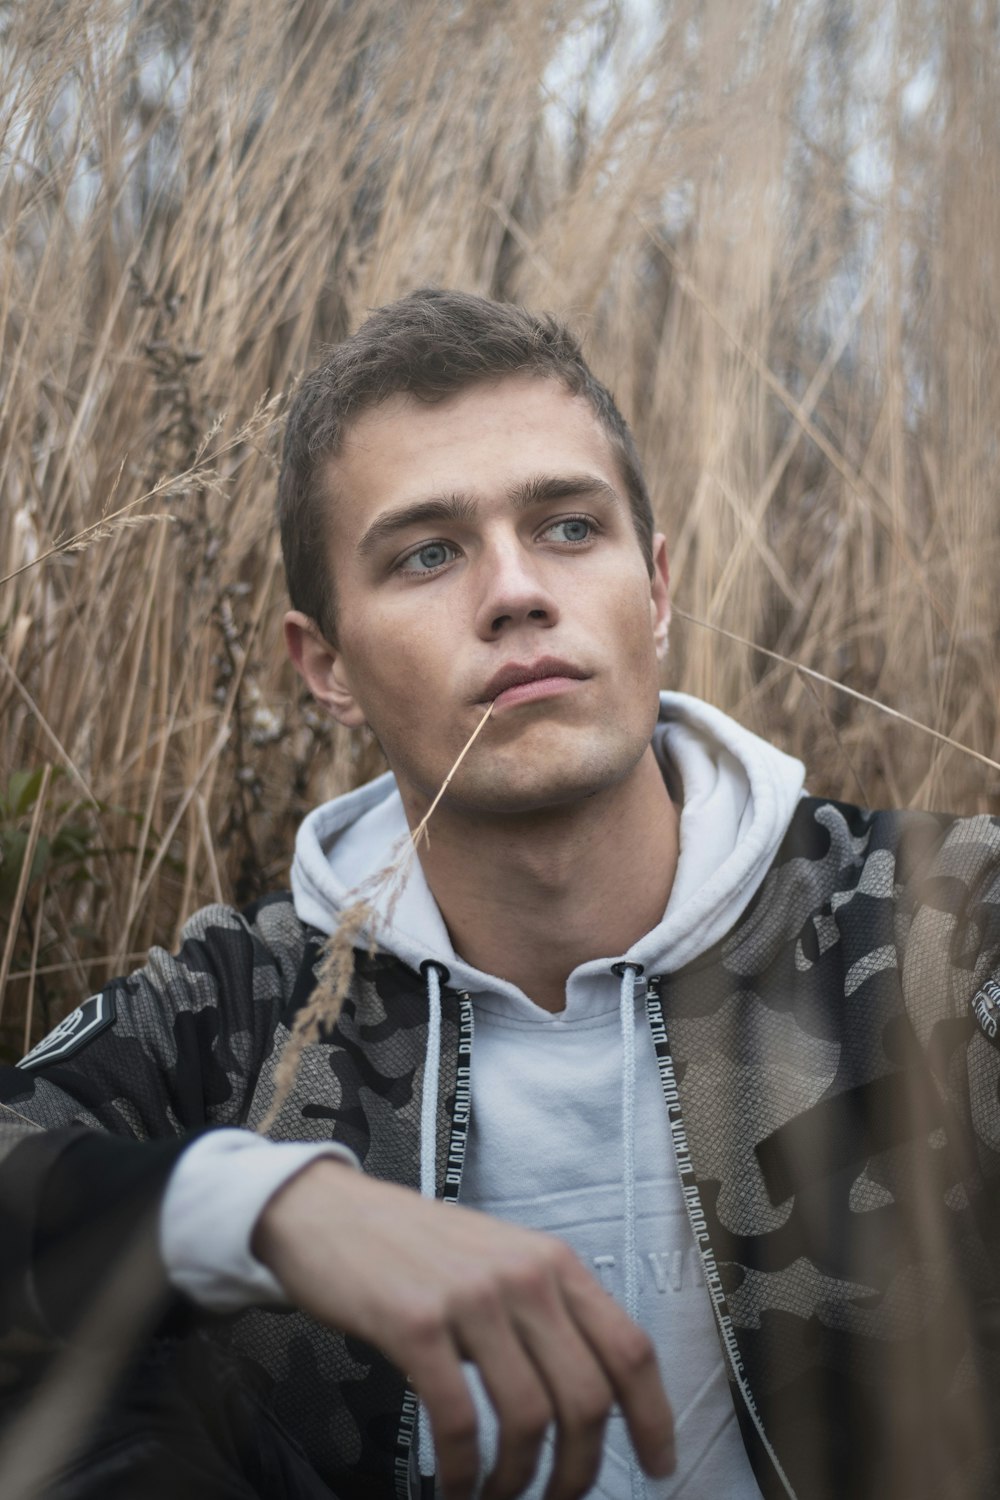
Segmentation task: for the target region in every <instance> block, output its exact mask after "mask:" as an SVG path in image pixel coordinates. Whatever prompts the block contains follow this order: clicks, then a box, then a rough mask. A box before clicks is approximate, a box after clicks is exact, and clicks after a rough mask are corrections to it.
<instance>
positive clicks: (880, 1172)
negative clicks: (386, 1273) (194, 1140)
mask: <svg viewBox="0 0 1000 1500" xmlns="http://www.w3.org/2000/svg"><path fill="white" fill-rule="evenodd" d="M319 953H320V940H319V936H318V934H316V933H315V932H313V931H311V930H310V929H308V928H304V927H303V926H302V924H301V923H300V921H299V920H298V918H297V917H296V915H295V912H294V908H293V906H292V903H291V899H290V897H289V896H288V895H287V894H280V895H276V896H273V897H270V898H268V899H266V900H264V901H262V902H260V903H258V904H257V905H256V906H254V907H252V908H250V909H249V910H247V911H245V912H243V913H239V912H236V911H233V910H231V909H229V908H226V907H222V906H212V907H208V908H206V909H204V910H203V911H201V912H199V913H198V914H197V915H196V916H195V917H194V918H192V920H191V921H190V922H189V923H188V924H187V926H186V928H185V934H184V942H183V946H182V947H181V950H180V952H179V953H178V954H177V955H176V956H174V957H171V956H169V955H168V954H166V953H165V952H163V951H162V950H158V949H154V950H153V952H152V953H151V955H150V959H149V962H148V964H147V966H146V967H145V968H143V969H142V970H141V971H139V972H138V973H136V974H133V975H131V976H129V977H128V978H124V979H121V980H117V981H115V982H114V983H112V984H110V985H109V986H107V987H106V989H105V990H104V991H103V992H102V993H101V994H100V995H99V996H95V997H92V998H91V1000H89V1001H87V1002H85V1004H84V1005H83V1006H82V1007H81V1008H80V1010H79V1011H77V1012H75V1013H74V1016H73V1018H71V1019H70V1020H69V1021H68V1022H67V1023H64V1024H63V1026H62V1028H61V1029H60V1030H59V1032H58V1034H57V1035H55V1036H54V1037H52V1038H50V1039H47V1041H46V1042H45V1043H43V1044H41V1046H40V1047H39V1048H37V1049H35V1053H34V1054H33V1055H31V1056H30V1057H29V1059H27V1060H26V1064H27V1065H25V1064H22V1065H20V1066H19V1067H18V1068H7V1069H2V1070H0V1099H3V1100H5V1101H6V1105H7V1107H6V1108H5V1109H3V1110H0V1152H2V1156H0V1202H2V1203H3V1205H4V1210H5V1213H6V1215H7V1219H6V1226H8V1228H7V1229H5V1236H4V1240H3V1248H2V1251H0V1255H2V1261H3V1265H2V1272H3V1279H2V1282H0V1292H2V1296H0V1311H2V1318H3V1327H2V1329H0V1358H3V1356H4V1353H5V1351H6V1352H7V1353H9V1352H10V1351H11V1350H13V1349H15V1348H23V1347H26V1345H27V1343H28V1342H30V1340H31V1339H34V1340H35V1346H40V1344H41V1343H44V1341H45V1340H49V1341H51V1340H53V1339H54V1338H58V1337H60V1336H61V1335H63V1334H64V1333H65V1330H66V1329H67V1328H68V1327H69V1326H70V1325H71V1324H72V1321H73V1315H74V1313H75V1311H76V1310H77V1308H78V1306H79V1304H80V1302H81V1301H82V1300H83V1299H84V1298H85V1295H86V1286H87V1280H88V1278H90V1279H91V1280H93V1278H95V1276H96V1275H97V1269H96V1268H97V1267H98V1265H99V1263H100V1260H101V1254H102V1246H106V1245H107V1243H108V1242H109V1241H111V1240H112V1239H113V1237H114V1236H115V1235H119V1236H120V1234H121V1230H122V1224H123V1222H124V1221H125V1220H126V1219H127V1218H128V1217H129V1215H132V1216H135V1215H136V1214H138V1213H139V1211H140V1208H141V1207H142V1206H143V1205H145V1204H148V1203H149V1202H151V1201H155V1198H156V1196H157V1194H158V1193H159V1192H160V1191H161V1189H162V1184H163V1183H164V1181H165V1180H166V1177H167V1175H168V1174H169V1171H170V1169H171V1167H172V1165H173V1162H174V1160H175V1159H176V1156H177V1154H178V1153H179V1151H180V1150H182V1149H183V1147H184V1145H185V1143H186V1141H187V1140H188V1139H189V1138H190V1134H191V1132H193V1131H198V1130H201V1129H204V1128H209V1127H212V1126H221V1125H238V1126H245V1127H247V1128H250V1129H253V1128H254V1127H255V1126H257V1125H258V1124H259V1122H260V1121H261V1120H262V1119H263V1117H264V1116H265V1114H266V1112H267V1109H268V1106H269V1103H270V1101H271V1098H272V1096H273V1090H274V1072H275V1066H276V1062H277V1059H278V1057H279V1055H280V1053H281V1049H282V1047H283V1045H284V1042H285V1040H286V1039H287V1037H288V1034H289V1028H290V1025H291V1023H292V1020H293V1017H294V1015H295V1013H296V1011H297V1009H298V1008H299V1007H300V1006H301V1005H302V1004H303V1003H304V1001H305V1000H306V999H307V998H308V996H309V994H310V993H311V990H312V987H313V984H314V970H315V966H316V963H317V960H318V957H319ZM998 974H1000V820H998V819H995V818H992V819H991V818H987V817H981V818H973V819H967V820H956V819H950V818H943V817H934V816H931V815H925V814H890V813H871V812H862V811H860V810H858V809H857V808H853V807H849V806H846V805H843V804H838V803H833V802H828V801H821V800H817V799H810V798H804V799H803V800H802V802H801V803H800V805H799V808H798V810H797V812H796V815H795V817H794V819H793V822H792V825H791V827H790V828H789V831H788V833H787V835H786V837H785V839H784V841H783V844H782V846H781V849H780V851H779V853H778V854H777V856H776V858H775V860H774V863H773V865H772V867H771V869H770V871H769V873H768V876H767V878H766V880H765V882H764V884H763V886H762V887H761V889H760V890H759V891H758V893H757V894H756V896H755V897H754V899H753V900H752V901H751V903H750V905H749V906H748V908H747V910H746V911H745V912H744V914H743V916H742V917H741V918H740V919H739V921H738V922H737V923H736V925H735V926H734V928H733V929H732V931H731V932H730V933H729V934H728V935H727V936H726V937H725V938H724V939H723V940H722V941H721V942H719V943H718V944H716V946H715V947H714V948H713V949H712V950H711V951H710V952H708V953H706V954H704V955H703V956H702V957H701V958H699V959H698V960H696V961H695V962H693V963H692V964H690V965H688V966H687V967H685V968H684V969H682V970H680V971H678V972H676V973H671V974H658V975H647V976H645V982H646V983H647V993H646V1007H647V1011H648V1016H649V1023H650V1026H651V1029H652V1034H653V1040H654V1045H655V1049H656V1054H657V1058H658V1063H659V1068H660V1074H661V1080H662V1084H663V1091H664V1107H665V1108H666V1109H667V1111H668V1117H669V1120H670V1125H671V1135H672V1139H673V1144H674V1148H675V1154H676V1158H677V1167H678V1170H679V1172H680V1177H681V1182H682V1185H683V1188H684V1195H685V1200H686V1203H687V1207H688V1213H689V1217H690V1222H691V1227H692V1230H693V1232H694V1236H695V1239H696V1242H697V1244H698V1246H699V1249H700V1251H701V1256H702V1264H703V1268H704V1272H705V1278H706V1282H707V1286H708V1291H709V1294H710V1296H711V1298H712V1301H713V1305H714V1307H715V1311H716V1315H717V1319H718V1327H719V1336H720V1341H721V1345H722V1348H723V1352H724V1355H725V1358H726V1361H727V1366H728V1369H729V1373H730V1380H731V1384H732V1390H733V1398H734V1401H735V1403H736V1407H737V1411H738V1413H739V1415H740V1421H741V1425H742V1428H743V1432H744V1439H745V1441H746V1444H747V1448H748V1451H749V1453H750V1457H751V1460H752V1462H753V1464H754V1468H755V1472H756V1473H757V1476H758V1480H759V1483H760V1485H761V1488H762V1489H763V1491H764V1493H765V1495H768V1496H771V1495H775V1496H782V1495H796V1496H799V1497H810V1500H833V1497H839V1496H846V1495H851V1496H860V1497H867V1496H873V1497H874V1496H875V1495H880V1496H881V1495H885V1494H889V1495H892V1496H897V1495H898V1496H905V1497H907V1500H911V1497H917V1496H925V1495H926V1496H927V1497H928V1500H929V1497H931V1496H933V1497H935V1500H940V1497H943V1496H952V1495H954V1496H962V1497H972V1496H976V1497H977V1500H978V1497H980V1496H985V1495H995V1494H996V1493H998V1487H997V1473H998V1472H1000V1470H997V1469H996V1468H994V1467H993V1465H994V1454H993V1452H992V1450H991V1444H992V1443H993V1442H994V1441H995V1439H994V1436H993V1434H994V1432H995V1431H996V1430H997V1427H998V1423H997V1417H998V1414H1000V1413H998V1407H1000V1398H998V1395H1000V1379H998V1377H1000V1353H998V1351H1000V1275H998V1261H997V1241H998V1240H1000V1193H998V1191H997V1182H996V1179H997V1175H998V1173H1000V1035H998V1021H1000V982H998ZM425 1040H426V1003H425V996H424V984H423V980H422V978H421V976H420V975H419V974H417V973H414V972H413V971H411V970H409V969H407V968H406V967H404V966H403V965H402V964H401V963H400V962H399V961H398V960H396V959H394V958H392V957H391V956H388V955H383V954H377V955H375V956H374V957H369V956H368V955H367V954H365V953H363V952H359V953H358V954H357V955H356V965H355V978H354V983H353V987H352V990H351V993H350V996H349V998H348V1000H347V1002H346V1003H345V1006H344V1010H343V1013H342V1016H341V1018H340V1020H339V1021H338V1023H337V1025H336V1028H335V1029H334V1030H333V1032H332V1034H330V1035H328V1036H325V1037H323V1038H322V1039H321V1040H320V1041H319V1042H317V1043H316V1044H315V1045H313V1046H312V1047H310V1048H309V1049H308V1050H307V1052H306V1054H305V1057H304V1060H303V1064H302V1066H301V1068H300V1070H299V1074H298V1078H297V1081H296V1084H295V1086H294V1089H293V1091H292V1093H291V1094H290V1095H289V1097H288V1099H287V1100H286V1102H285V1104H284V1106H283V1108H282V1109H281V1112H280V1114H279V1115H278V1118H277V1120H276V1122H275V1123H274V1125H273V1126H272V1127H271V1129H270V1132H269V1133H270V1134H271V1135H272V1136H273V1137H274V1138H276V1139H282V1140H287V1139H297V1140H301V1139H307V1140H322V1139H330V1138H331V1137H335V1138H336V1139H338V1140H341V1141H343V1142H344V1143H345V1144H347V1145H348V1146H350V1147H351V1148H352V1149H353V1150H354V1151H355V1152H356V1153H357V1155H358V1157H359V1158H360V1160H361V1162H362V1163H363V1166H364V1169H365V1170H366V1171H368V1172H370V1173H372V1174H373V1175H375V1176H376V1177H380V1178H383V1179H386V1180H391V1181H394V1182H398V1183H403V1184H406V1185H408V1186H411V1187H414V1188H415V1187H416V1186H417V1183H418V1156H419V1129H420V1111H421V1094H422V1084H423V1069H424V1048H425ZM472 1044H473V1006H472V1002H471V1000H470V999H469V997H468V995H466V994H464V993H461V992H456V991H454V990H451V989H449V988H447V987H446V988H445V991H444V993H443V1032H442V1058H441V1072H440V1083H439V1095H438V1131H437V1140H438V1160H437V1178H438V1184H437V1185H438V1193H439V1195H440V1196H441V1197H443V1198H444V1197H452V1198H453V1197H456V1196H457V1195H458V1191H459V1185H460V1179H461V1164H462V1156H463V1150H464V1140H465V1132H466V1129H467V1126H468V1120H469V1107H470V1101H469V1077H470V1074H469V1067H470V1049H471V1047H472ZM38 1126H42V1127H44V1128H43V1129H42V1130H38V1129H37V1127H38ZM81 1126H82V1127H90V1128H89V1129H86V1128H85V1129H81V1128H80V1127H81ZM553 1128H557V1126H556V1122H554V1123H553ZM123 1205H124V1206H123ZM8 1230H9V1232H8ZM345 1232H347V1233H349V1232H350V1230H349V1226H345ZM60 1245H63V1246H66V1245H69V1246H70V1247H72V1254H62V1255H60V1254H59V1253H58V1247H59V1246H60ZM197 1336H199V1337H211V1338H213V1339H216V1340H221V1341H222V1342H223V1343H224V1344H225V1345H226V1346H227V1348H228V1349H229V1350H230V1351H232V1352H233V1354H234V1356H236V1357H238V1358H239V1359H241V1360H245V1361H247V1362H248V1363H249V1364H250V1365H252V1366H253V1367H254V1369H255V1370H256V1371H257V1372H258V1373H261V1372H262V1375H263V1378H264V1379H265V1380H266V1381H267V1382H268V1388H269V1390H270V1393H271V1396H270V1399H271V1401H272V1403H273V1407H274V1410H275V1412H276V1414H277V1416H278V1418H279V1420H281V1421H282V1422H283V1423H284V1425H285V1426H286V1428H287V1429H288V1430H289V1431H290V1432H291V1433H292V1434H293V1435H294V1436H295V1437H296V1438H297V1439H298V1441H299V1442H300V1443H301V1445H302V1446H303V1448H304V1449H305V1451H306V1452H307V1453H308V1454H309V1456H310V1458H311V1460H312V1461H313V1463H314V1464H315V1465H316V1467H317V1469H318V1470H319V1472H320V1473H321V1474H322V1475H323V1477H324V1478H325V1479H326V1480H327V1482H328V1483H329V1484H330V1485H331V1486H332V1488H333V1489H334V1490H335V1491H336V1493H337V1494H338V1495H339V1496H342V1497H344V1500H347V1497H354V1496H359V1497H360V1496H365V1497H370V1496H373V1495H383V1496H385V1497H387V1500H388V1497H391V1496H393V1495H399V1496H402V1495H405V1493H406V1487H407V1476H408V1470H409V1462H408V1458H409V1447H410V1437H411V1435H412V1430H413V1423H414V1416H415V1403H414V1399H413V1396H412V1393H411V1392H410V1391H409V1390H408V1388H407V1383H406V1380H405V1378H404V1376H403V1375H402V1374H401V1373H400V1372H398V1371H397V1370H395V1369H394V1368H393V1367H392V1366H391V1365H390V1364H389V1363H388V1362H387V1361H386V1360H385V1358H384V1357H383V1356H382V1355H381V1354H380V1353H379V1352H378V1351H377V1350H375V1349H373V1348H370V1347H368V1346H367V1345H364V1344H362V1343H360V1342H358V1341H356V1340H353V1339H350V1338H346V1337H344V1336H342V1335H340V1334H337V1333H335V1332H332V1331H331V1330H328V1329H325V1328H322V1327H320V1326H319V1325H317V1324H316V1323H314V1322H313V1321H311V1320H310V1319H309V1318H307V1317H306V1316H304V1315H303V1314H301V1313H298V1312H294V1311H292V1312H284V1311H279V1310H273V1309H265V1308H251V1309H249V1310H247V1311H245V1312H242V1313H240V1314H238V1315H236V1316H234V1317H232V1318H229V1319H224V1320H214V1321H212V1322H211V1324H210V1326H208V1327H207V1329H205V1330H202V1331H201V1332H199V1334H198V1335H197ZM11 1357H12V1356H11Z"/></svg>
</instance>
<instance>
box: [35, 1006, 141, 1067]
mask: <svg viewBox="0 0 1000 1500" xmlns="http://www.w3.org/2000/svg"><path fill="white" fill-rule="evenodd" d="M116 1014H117V1011H116V1009H115V993H114V990H103V991H102V992H101V993H100V994H98V995H91V997H90V999H89V1000H85V1001H84V1002H83V1004H82V1005H78V1006H77V1008H76V1010H71V1011H70V1013H69V1015H68V1016H64V1017H63V1019H62V1020H61V1021H60V1022H59V1025H58V1026H56V1027H55V1028H54V1029H53V1030H52V1031H50V1032H49V1034H48V1036H47V1037H44V1038H43V1039H42V1041H40V1042H38V1043H37V1044H36V1045H35V1046H34V1047H32V1049H31V1051H30V1052H28V1053H26V1054H25V1056H24V1057H22V1058H21V1061H20V1062H19V1063H18V1064H17V1066H18V1067H19V1068H26V1069H28V1070H29V1071H30V1069H32V1068H41V1067H44V1066H45V1065H46V1064H47V1063H50V1062H62V1061H63V1059H64V1058H67V1057H73V1056H74V1054H75V1053H77V1052H79V1051H80V1050H81V1048H83V1047H85V1046H86V1045H87V1043H88V1042H92V1041H93V1040H94V1037H95V1036H97V1035H98V1034H99V1033H100V1032H102V1031H106V1030H107V1028H108V1027H109V1026H113V1025H114V1022H115V1016H116Z"/></svg>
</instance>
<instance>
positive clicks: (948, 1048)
mask: <svg viewBox="0 0 1000 1500" xmlns="http://www.w3.org/2000/svg"><path fill="white" fill-rule="evenodd" d="M904 875H905V887H904V889H905V899H904V901H903V902H902V903H901V909H903V910H904V911H908V912H909V914H910V915H909V917H908V920H907V923H906V933H905V941H904V942H903V943H902V944H901V953H902V981H903V993H904V997H905V1001H906V1006H907V1011H908V1014H909V1017H910V1020H911V1023H912V1025H913V1030H914V1032H915V1034H916V1037H917V1039H918V1041H919V1043H920V1045H921V1047H922V1049H923V1053H924V1056H925V1057H926V1059H927V1063H928V1065H929V1070H930V1073H931V1075H932V1076H933V1078H934V1079H935V1080H936V1084H937V1087H938V1089H939V1091H940V1095H941V1097H942V1098H943V1099H945V1100H946V1101H947V1102H948V1103H949V1104H950V1106H951V1107H952V1109H953V1111H954V1114H953V1118H954V1119H955V1120H956V1122H959V1121H960V1122H961V1124H962V1126H963V1127H964V1129H963V1132H962V1133H963V1135H964V1137H965V1142H966V1145H967V1148H968V1157H967V1160H966V1164H965V1171H966V1176H967V1178H968V1180H969V1181H970V1183H971V1182H972V1181H973V1180H974V1179H977V1180H978V1182H979V1183H980V1184H981V1185H982V1186H984V1187H986V1188H987V1189H988V1190H989V1198H990V1199H993V1198H995V1197H997V1196H998V1194H1000V819H997V818H991V817H987V816H980V817H975V818H966V819H959V820H956V821H955V822H954V823H953V824H952V826H951V827H950V828H949V829H948V832H947V834H946V836H945V838H944V839H943V840H942V842H941V844H940V846H939V847H938V848H937V850H936V851H935V853H934V855H933V858H931V859H929V860H927V861H919V862H917V861H915V862H914V863H913V865H912V867H911V868H910V869H908V870H905V871H904ZM987 1206H988V1204H985V1203H984V1207H987ZM994 1217H997V1216H996V1215H994ZM998 1227H1000V1219H998Z"/></svg>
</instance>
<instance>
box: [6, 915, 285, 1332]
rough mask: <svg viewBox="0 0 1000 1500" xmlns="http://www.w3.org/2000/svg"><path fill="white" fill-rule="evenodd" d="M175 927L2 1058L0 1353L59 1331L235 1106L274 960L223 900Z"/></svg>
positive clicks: (275, 1004) (267, 1018) (251, 1079)
mask: <svg viewBox="0 0 1000 1500" xmlns="http://www.w3.org/2000/svg"><path fill="white" fill-rule="evenodd" d="M183 937H184V941H183V944H182V946H181V949H180V951H179V952H178V953H177V954H176V955H170V954H168V953H166V952H165V951H163V950H162V949H154V950H153V951H152V952H151V954H150V958H149V962H148V963H147V964H146V966H145V967H144V968H143V969H141V970H139V971H138V972H137V973H135V974H132V975H130V976H128V977H127V978H124V979H120V980H115V981H113V982H112V983H111V984H109V985H107V986H106V987H105V989H103V990H102V991H101V992H100V993H99V994H98V995H95V996H91V997H90V999H88V1000H87V1001H85V1002H84V1003H83V1005H81V1006H80V1007H79V1008H78V1010H77V1011H75V1012H74V1013H73V1015H72V1016H71V1017H67V1019H66V1021H64V1022H61V1023H60V1025H59V1026H58V1027H57V1028H56V1029H55V1031H54V1032H52V1033H50V1035H49V1037H47V1038H46V1039H45V1040H44V1041H43V1042H41V1043H40V1044H39V1045H38V1047H36V1048H34V1049H33V1051H32V1052H31V1053H29V1054H28V1056H27V1057H26V1058H24V1059H23V1060H22V1062H21V1063H20V1064H19V1065H18V1066H17V1067H3V1068H0V1224H2V1226H3V1228H2V1235H0V1314H2V1322H0V1354H2V1353H3V1352H4V1349H5V1346H6V1345H7V1344H9V1343H10V1341H11V1340H14V1341H15V1342H23V1341H24V1339H25V1337H28V1338H30V1339H35V1340H38V1339H40V1340H41V1341H43V1342H50V1341H51V1340H53V1339H54V1338H55V1339H58V1338H61V1337H64V1336H65V1335H66V1333H67V1332H68V1331H69V1330H70V1329H71V1328H72V1326H73V1324H74V1322H75V1321H76V1319H77V1316H78V1314H79V1312H80V1311H81V1309H82V1308H84V1307H85V1305H86V1304H87V1302H88V1300H90V1299H91V1298H92V1297H93V1295H94V1294H95V1292H96V1291H97V1290H98V1289H99V1287H100V1283H101V1281H102V1279H103V1278H104V1277H105V1276H106V1275H108V1274H109V1272H110V1269H111V1268H112V1267H113V1265H114V1261H115V1257H116V1255H117V1254H118V1252H119V1251H120V1250H121V1248H122V1246H123V1245H124V1244H125V1243H126V1242H127V1241H128V1238H129V1236H130V1234H131V1233H132V1231H133V1230H135V1229H136V1228H137V1226H139V1224H140V1223H142V1222H148V1221H149V1220H150V1218H151V1216H154V1215H155V1211H156V1206H157V1205H158V1203H159V1201H160V1199H161V1197H162V1194H163V1191H164V1189H165V1187H166V1184H167V1181H168V1179H169V1177H170V1174H171V1172H172V1170H173V1167H174V1165H175V1163H176V1161H177V1159H178V1157H179V1156H180V1154H181V1153H182V1152H183V1151H184V1149H185V1148H186V1147H187V1145H188V1144H190V1142H191V1141H192V1140H193V1139H194V1138H195V1137H196V1136H198V1135H200V1134H201V1133H202V1132H203V1131H204V1130H205V1129H209V1128H212V1127H214V1126H227V1125H229V1126H231V1125H241V1124H243V1123H244V1121H245V1118H246V1112H247V1109H248V1107H249V1102H250V1099H251V1097H252V1092H253V1086H254V1083H255V1081H256V1078H257V1075H258V1073H259V1071H260V1067H261V1064H262V1062H263V1059H264V1057H265V1056H266V1053H267V1049H268V1048H269V1046H270V1045H271V1042H272V1039H273V1033H274V1027H275V1024H276V1021H277V1017H278V1015H279V1013H280V1009H281V1005H282V996H283V993H284V987H285V984H286V982H287V975H286V976H285V977H284V978H283V975H282V966H281V963H280V961H279V959H277V958H276V957H275V956H274V955H273V954H272V953H271V952H270V951H269V950H268V948H267V945H266V944H265V943H264V942H263V941H262V940H261V938H260V936H259V934H258V933H257V932H256V930H255V929H254V927H253V926H252V925H251V923H249V922H248V921H247V920H246V919H245V918H244V917H242V916H240V915H239V914H238V913H236V912H233V911H231V910H229V909H228V908H225V907H209V908H206V909H205V910H204V911H202V912H199V913H198V914H197V915H196V916H195V917H194V918H192V920H191V921H190V922H189V923H188V924H187V925H186V927H185V929H184V934H183Z"/></svg>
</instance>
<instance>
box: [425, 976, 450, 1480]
mask: <svg viewBox="0 0 1000 1500" xmlns="http://www.w3.org/2000/svg"><path fill="white" fill-rule="evenodd" d="M420 969H421V972H422V973H423V976H424V981H425V984H426V987H427V1053H426V1056H425V1058H424V1088H423V1095H422V1098H421V1101H420V1196H421V1197H422V1198H436V1197H437V1116H438V1084H439V1080H440V1077H441V985H442V983H447V981H448V977H449V976H448V970H447V969H446V968H445V967H444V966H443V965H442V964H435V963H431V962H426V963H422V964H421V965H420ZM417 1459H418V1462H419V1468H420V1496H421V1500H425V1497H426V1500H432V1497H433V1495H434V1476H435V1469H434V1442H433V1439H432V1438H431V1423H430V1418H429V1417H428V1415H427V1408H426V1406H425V1405H424V1403H423V1402H422V1401H421V1403H420V1408H419V1411H418V1414H417Z"/></svg>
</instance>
